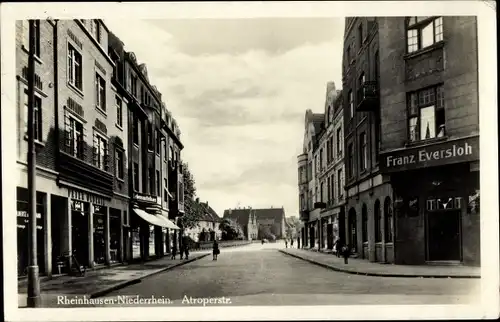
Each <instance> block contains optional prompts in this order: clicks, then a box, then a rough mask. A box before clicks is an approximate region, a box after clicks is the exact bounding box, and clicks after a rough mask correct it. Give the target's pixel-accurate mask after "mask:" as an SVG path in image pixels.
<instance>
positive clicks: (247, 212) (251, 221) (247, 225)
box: [223, 208, 258, 240]
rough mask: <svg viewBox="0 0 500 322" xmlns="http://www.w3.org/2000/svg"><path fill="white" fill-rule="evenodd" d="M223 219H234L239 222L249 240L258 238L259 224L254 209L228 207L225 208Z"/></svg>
mask: <svg viewBox="0 0 500 322" xmlns="http://www.w3.org/2000/svg"><path fill="white" fill-rule="evenodd" d="M223 219H232V220H234V221H236V223H238V224H239V225H240V226H241V228H242V229H243V235H244V237H245V239H247V240H253V239H257V233H258V226H257V218H256V216H255V213H254V212H253V209H251V208H240V209H226V210H224V215H223Z"/></svg>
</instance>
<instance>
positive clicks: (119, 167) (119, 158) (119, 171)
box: [115, 150, 124, 179]
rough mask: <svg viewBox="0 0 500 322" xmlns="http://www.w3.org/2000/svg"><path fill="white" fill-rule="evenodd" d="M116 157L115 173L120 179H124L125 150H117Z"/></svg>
mask: <svg viewBox="0 0 500 322" xmlns="http://www.w3.org/2000/svg"><path fill="white" fill-rule="evenodd" d="M115 159H116V170H115V175H116V177H117V178H118V179H123V174H124V169H123V167H124V164H123V162H124V160H123V151H122V150H115Z"/></svg>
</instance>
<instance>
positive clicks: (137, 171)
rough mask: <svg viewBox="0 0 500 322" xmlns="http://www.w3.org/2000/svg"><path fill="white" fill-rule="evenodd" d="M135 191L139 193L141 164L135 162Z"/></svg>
mask: <svg viewBox="0 0 500 322" xmlns="http://www.w3.org/2000/svg"><path fill="white" fill-rule="evenodd" d="M133 170H134V191H139V164H138V163H137V162H134V169H133Z"/></svg>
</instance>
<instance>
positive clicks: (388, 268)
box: [280, 248, 481, 278]
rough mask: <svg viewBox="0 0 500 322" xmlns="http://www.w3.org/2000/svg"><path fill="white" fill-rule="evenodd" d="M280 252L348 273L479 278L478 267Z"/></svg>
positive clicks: (295, 250)
mask: <svg viewBox="0 0 500 322" xmlns="http://www.w3.org/2000/svg"><path fill="white" fill-rule="evenodd" d="M280 252H282V253H284V254H287V255H290V256H293V257H296V258H299V259H302V260H305V261H308V262H310V263H313V264H316V265H320V266H323V267H326V268H330V269H333V270H335V271H339V272H344V273H349V274H358V275H366V276H383V277H420V278H481V268H480V267H470V266H431V265H393V264H381V263H371V262H369V261H368V260H364V259H355V258H349V263H348V264H344V259H343V258H338V257H337V256H335V255H333V254H326V253H319V252H313V251H310V250H304V249H294V248H287V249H280Z"/></svg>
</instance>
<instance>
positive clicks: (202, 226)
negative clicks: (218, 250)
mask: <svg viewBox="0 0 500 322" xmlns="http://www.w3.org/2000/svg"><path fill="white" fill-rule="evenodd" d="M197 202H199V200H197ZM201 206H202V207H203V208H204V210H205V211H204V213H203V215H202V217H201V218H200V220H199V221H198V225H197V226H196V227H194V228H189V229H186V230H185V231H184V234H185V236H189V237H190V238H191V239H192V240H194V241H196V242H209V241H214V240H220V239H221V235H222V231H221V230H220V228H219V225H220V223H221V222H222V218H220V217H219V215H217V213H216V212H215V210H213V209H212V207H210V206H209V205H208V202H205V203H201Z"/></svg>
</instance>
